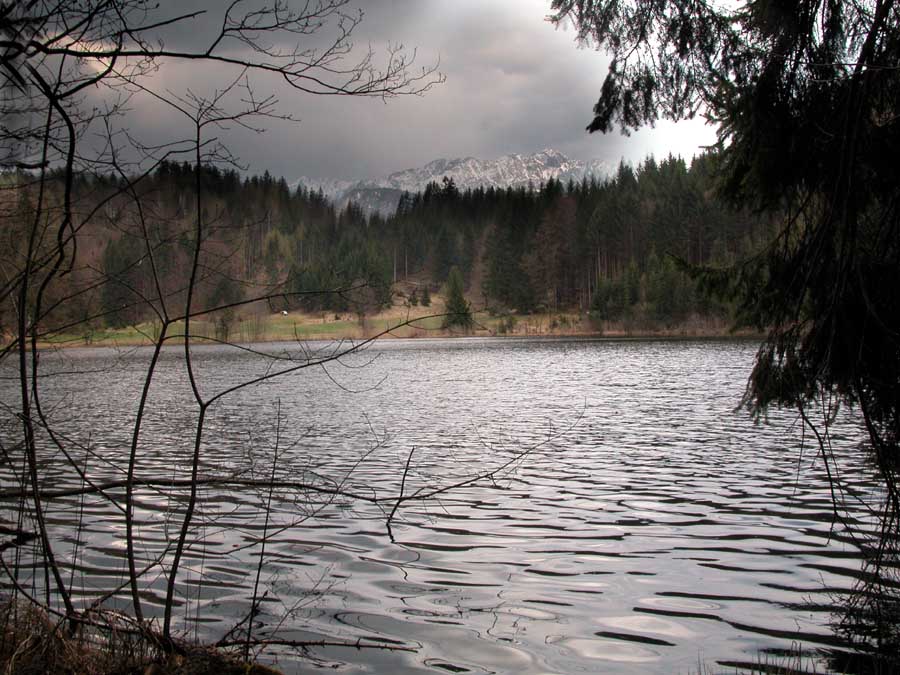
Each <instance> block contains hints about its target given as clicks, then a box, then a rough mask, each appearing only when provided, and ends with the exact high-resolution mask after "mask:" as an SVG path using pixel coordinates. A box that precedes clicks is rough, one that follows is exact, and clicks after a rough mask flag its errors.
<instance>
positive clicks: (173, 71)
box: [131, 0, 709, 179]
mask: <svg viewBox="0 0 900 675" xmlns="http://www.w3.org/2000/svg"><path fill="white" fill-rule="evenodd" d="M222 7H223V4H222V3H220V2H214V1H212V0H192V1H190V2H179V3H177V5H176V4H175V3H163V7H162V9H161V11H164V12H167V13H174V12H176V11H177V13H179V14H180V13H186V12H190V11H196V10H201V9H207V10H209V12H208V14H206V15H204V16H203V17H202V18H198V19H195V20H192V21H190V22H186V23H185V24H183V25H182V26H180V27H178V28H177V29H172V30H169V31H167V33H166V35H165V40H166V43H167V45H168V46H170V47H173V48H174V47H178V46H182V45H184V46H192V47H196V46H197V45H199V44H203V43H204V42H205V41H208V40H209V39H210V38H211V37H212V35H213V34H214V32H215V28H216V27H217V26H218V25H219V22H220V21H221V15H222ZM355 8H362V9H363V11H364V14H365V17H364V20H363V22H362V24H360V25H359V26H358V27H357V29H356V31H355V33H354V35H353V40H354V43H355V46H356V49H357V53H361V52H360V50H363V51H365V50H366V49H368V48H369V47H371V48H372V49H373V50H374V51H375V53H376V61H377V58H378V55H384V54H385V53H386V50H387V48H388V45H397V44H403V45H404V46H405V47H406V48H407V50H409V51H411V50H413V49H415V52H416V65H415V66H414V67H422V66H425V67H427V66H430V65H432V64H435V63H437V62H439V63H440V70H441V72H442V73H443V74H444V75H445V76H446V82H445V83H444V84H442V85H440V86H438V87H435V88H434V89H433V90H432V91H430V92H429V93H427V94H426V95H425V96H422V97H399V98H395V99H392V100H390V101H388V102H387V103H384V102H382V101H380V100H377V99H350V98H345V97H315V96H310V95H306V94H302V93H299V92H296V91H294V90H291V89H290V88H289V87H287V86H286V85H284V83H282V82H280V81H278V80H276V79H273V78H267V77H257V78H255V80H254V89H255V91H256V93H257V95H268V94H274V95H275V96H276V97H277V98H278V100H279V109H280V110H281V111H282V112H285V113H290V114H292V115H293V116H295V117H297V118H299V119H300V120H301V122H300V123H299V124H289V123H283V122H275V121H267V122H264V126H266V127H267V131H266V133H265V134H263V135H262V136H260V135H257V134H252V133H248V132H246V131H241V130H231V131H229V132H227V133H226V132H224V131H223V132H219V133H220V134H221V135H222V136H223V139H224V140H227V142H228V144H229V146H230V147H231V148H232V149H233V150H234V152H235V153H236V154H237V155H239V156H240V157H241V159H242V160H243V161H244V162H245V163H246V164H248V165H249V167H250V170H251V171H258V172H261V171H263V170H266V169H268V170H269V171H271V172H272V173H274V174H276V175H284V176H286V177H287V178H288V179H292V178H294V177H297V176H300V175H308V176H314V177H344V178H356V177H367V176H379V175H384V174H387V173H390V172H392V171H396V170H399V169H404V168H409V167H412V166H419V165H421V164H424V163H425V162H428V161H430V160H432V159H435V158H437V157H459V156H469V155H472V156H478V157H482V158H491V157H496V156H499V155H502V154H507V153H512V152H519V153H528V152H533V151H536V150H540V149H543V148H545V147H552V148H555V149H558V150H560V151H562V152H564V153H565V154H567V155H569V156H571V157H578V158H581V159H590V158H595V157H596V158H601V159H606V160H607V161H609V162H611V163H615V162H617V161H618V160H619V159H620V157H622V156H625V157H626V158H627V159H630V160H632V161H639V160H640V159H641V158H642V157H643V156H645V155H646V154H647V153H649V152H653V153H655V154H657V155H664V154H667V153H668V152H669V151H673V152H676V153H682V154H691V153H692V152H693V148H694V147H695V146H696V141H695V138H696V129H697V128H698V126H699V125H696V124H695V125H693V126H692V127H691V128H690V130H689V131H688V132H687V133H686V132H685V131H684V130H681V131H679V133H677V134H674V133H672V131H671V128H670V127H669V126H668V125H666V126H663V127H661V128H660V129H657V130H654V131H652V132H643V131H642V132H640V133H639V134H635V135H633V136H632V137H630V138H625V137H622V136H620V135H618V134H614V135H610V136H606V137H604V136H597V135H594V136H588V135H587V134H586V133H585V132H584V127H585V125H586V124H587V123H588V121H589V120H590V117H591V107H592V105H593V103H594V101H595V100H596V96H597V94H598V93H599V90H600V85H601V83H602V81H603V77H604V75H605V71H606V59H605V58H604V57H603V55H601V54H598V53H596V52H593V51H590V50H583V49H578V48H577V47H576V45H575V42H574V32H573V31H571V30H569V31H568V32H566V31H565V30H561V29H559V30H558V29H555V28H554V27H553V26H552V25H550V24H548V23H547V22H546V21H545V20H544V18H545V16H546V14H547V12H548V11H549V1H542V0H492V1H491V2H484V1H483V0H455V1H454V2H443V1H440V0H375V1H368V2H356V3H354V4H353V5H352V6H348V8H347V9H348V10H349V11H353V10H354V9H355ZM329 35H331V34H330V33H328V31H323V33H322V34H321V35H320V36H317V38H316V40H318V42H317V41H316V40H313V39H307V40H306V42H305V43H304V45H305V46H309V45H312V46H315V45H317V44H322V43H323V42H322V41H324V40H327V39H328V36H329ZM228 77H229V73H227V72H226V69H223V68H213V69H209V68H206V69H205V70H204V71H203V72H202V73H201V72H200V71H199V69H198V68H197V67H196V66H195V65H193V64H190V63H188V64H177V66H176V67H173V65H167V66H164V67H163V68H162V69H161V71H160V73H159V75H158V77H157V78H156V79H155V82H154V85H155V86H156V87H158V88H165V89H168V90H171V91H182V90H184V88H186V87H190V88H192V89H194V90H195V91H197V92H198V93H208V92H209V91H210V90H211V89H212V88H215V87H217V86H218V87H220V86H222V85H223V83H225V82H227V81H228ZM131 124H132V126H140V127H141V128H142V129H144V130H145V131H146V132H147V133H149V135H150V136H151V137H154V138H159V137H162V136H163V135H165V134H171V133H172V132H173V129H175V128H177V127H178V122H177V121H176V120H175V118H174V117H173V116H172V115H171V114H169V113H166V112H165V111H162V110H160V109H159V108H158V107H156V106H149V105H148V106H146V107H138V108H137V109H136V110H135V114H134V117H133V119H132V121H131ZM708 136H709V135H708V132H707V141H708V140H709V137H708Z"/></svg>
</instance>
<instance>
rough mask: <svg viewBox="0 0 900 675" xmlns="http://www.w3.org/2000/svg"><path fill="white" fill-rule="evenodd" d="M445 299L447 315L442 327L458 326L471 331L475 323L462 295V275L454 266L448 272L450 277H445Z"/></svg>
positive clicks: (463, 294)
mask: <svg viewBox="0 0 900 675" xmlns="http://www.w3.org/2000/svg"><path fill="white" fill-rule="evenodd" d="M446 297H447V306H446V309H447V315H446V316H445V317H444V323H443V325H442V327H443V328H452V327H453V326H459V327H460V328H463V329H465V330H469V329H471V328H472V327H473V326H474V325H475V321H474V319H473V318H472V310H471V309H470V308H469V303H468V301H467V300H466V296H465V293H464V289H463V278H462V274H461V273H460V271H459V268H458V267H456V266H454V267H453V268H452V269H451V270H450V276H448V277H447V287H446Z"/></svg>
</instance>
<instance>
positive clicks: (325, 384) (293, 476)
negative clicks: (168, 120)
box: [0, 339, 871, 674]
mask: <svg viewBox="0 0 900 675" xmlns="http://www.w3.org/2000/svg"><path fill="white" fill-rule="evenodd" d="M334 348H335V345H325V344H315V343H312V344H310V345H307V346H306V347H305V349H307V350H311V351H306V352H303V351H301V350H300V349H299V348H298V347H297V346H296V345H265V346H262V347H260V349H262V350H263V351H265V352H266V353H267V354H270V355H275V356H278V357H279V358H281V359H287V358H291V359H295V361H286V360H280V361H275V362H273V361H271V360H269V359H267V358H263V357H262V356H260V355H258V354H254V353H251V352H249V351H243V350H237V349H233V348H232V349H226V348H224V347H203V348H198V349H197V350H196V351H195V358H196V365H197V369H198V373H199V383H200V388H201V392H202V393H203V395H204V396H206V397H209V396H212V395H214V394H216V393H217V392H220V391H222V390H224V389H226V388H228V387H230V386H233V385H234V384H236V383H238V382H240V381H245V380H248V379H252V378H254V377H258V376H260V375H263V374H266V373H271V372H273V370H275V369H280V368H283V367H289V366H291V365H296V364H297V363H298V361H296V359H298V358H299V359H304V358H307V357H312V358H318V357H321V356H322V355H326V354H328V353H330V351H329V350H332V349H334ZM150 353H151V352H150V351H149V350H148V349H143V348H142V349H135V350H129V351H122V352H115V351H113V350H108V349H106V350H105V349H70V350H65V351H64V352H62V353H60V354H47V355H46V356H45V357H44V360H43V368H44V369H45V371H46V373H47V375H46V377H45V379H44V380H43V387H44V394H43V397H44V398H43V401H44V407H45V410H46V411H47V412H48V414H49V415H50V416H51V418H52V419H53V421H54V424H55V425H56V427H57V428H58V429H60V430H64V431H65V434H66V438H67V447H69V448H70V449H71V451H72V453H73V455H74V456H75V457H76V458H78V459H79V461H80V462H84V466H86V467H87V472H88V475H89V476H90V478H91V480H93V481H97V482H102V481H104V480H118V479H120V478H121V475H122V474H121V467H122V466H123V465H124V463H125V461H126V458H127V448H128V444H129V440H130V435H131V429H132V427H131V425H132V423H133V418H134V412H135V410H136V408H137V400H138V394H139V390H140V383H141V378H142V374H143V372H144V371H145V369H146V366H147V363H148V360H149V357H150ZM754 353H755V346H754V345H753V344H751V343H747V342H737V341H638V340H635V341H628V340H620V341H616V340H574V339H572V340H570V339H554V340H539V339H533V340H532V339H452V340H437V339H435V340H396V341H383V342H380V343H377V344H376V345H375V346H373V347H371V348H369V349H368V350H366V351H365V352H363V353H361V354H354V355H351V356H348V357H345V358H343V359H341V360H339V361H337V362H333V363H331V364H330V365H329V366H328V367H327V370H326V369H323V368H321V367H315V368H308V369H302V370H299V371H298V372H295V373H292V374H289V375H285V376H283V377H279V378H277V379H274V380H270V381H266V382H263V383H260V384H257V385H253V386H250V387H247V388H244V389H240V390H238V391H236V392H233V393H232V394H230V395H228V396H226V397H223V398H222V399H221V400H220V401H219V402H217V403H216V404H214V405H213V406H212V407H211V409H210V414H209V419H208V421H207V427H206V430H205V434H204V443H203V455H202V465H201V474H202V475H203V476H204V477H206V478H210V477H225V476H228V477H232V478H234V477H235V474H236V473H238V472H239V473H240V475H239V476H238V477H239V478H240V479H242V480H245V481H252V480H265V479H267V478H269V477H271V476H272V475H273V474H272V472H273V470H274V475H275V477H276V479H277V480H278V481H279V482H280V483H279V484H287V483H289V482H298V483H304V484H306V485H312V486H319V487H325V488H328V487H333V486H337V487H339V488H340V490H341V491H342V492H344V493H350V494H358V495H364V496H373V495H374V496H382V497H388V496H391V495H394V496H396V495H397V494H399V491H400V488H401V482H403V476H404V467H406V465H407V461H408V460H409V471H408V473H407V475H406V479H405V484H404V485H403V490H404V494H405V495H410V494H413V493H415V492H416V490H431V489H434V488H439V487H447V486H451V485H454V484H456V483H459V482H462V481H465V480H467V479H468V478H471V477H472V476H473V475H475V474H479V473H485V472H488V471H491V470H493V469H497V468H498V467H503V466H504V465H505V464H507V463H509V462H510V460H513V459H515V457H516V456H517V455H518V454H519V453H522V452H523V451H526V450H528V454H526V455H525V456H522V457H520V459H519V461H518V462H515V463H514V464H512V465H511V466H509V467H508V468H507V469H504V470H502V471H501V472H500V473H499V474H498V475H497V476H495V478H494V480H493V481H491V480H483V481H480V482H478V483H477V484H475V485H467V486H465V487H461V488H457V489H452V490H449V491H447V492H445V493H442V494H439V495H437V496H434V497H433V498H430V499H428V500H425V501H422V502H410V503H407V504H405V505H404V506H403V507H402V508H401V509H399V510H398V512H397V513H396V514H395V515H394V519H393V525H392V533H393V541H392V539H391V538H390V537H389V535H388V531H387V527H386V514H387V513H388V512H390V509H391V506H392V504H391V502H384V503H381V504H380V505H373V504H371V503H367V502H363V501H358V500H354V499H352V498H347V497H339V498H336V499H333V500H330V499H328V498H327V496H323V493H321V492H314V491H309V490H298V489H289V488H287V487H280V488H279V489H277V490H275V491H274V493H273V494H272V495H271V500H272V501H271V504H272V509H271V518H270V519H269V521H268V523H267V522H266V519H265V517H264V515H263V513H264V510H265V505H266V503H267V502H268V501H269V499H270V495H269V492H268V491H267V490H265V489H262V488H256V489H254V488H242V489H225V488H221V487H217V488H212V487H209V488H205V489H203V490H202V492H201V502H200V511H199V513H198V515H197V518H196V521H195V522H196V525H197V528H196V530H195V531H194V532H193V533H192V535H193V536H192V540H191V541H192V546H191V549H190V551H189V552H188V555H187V557H186V559H185V561H184V566H183V570H182V574H181V575H180V577H179V579H180V583H179V607H178V609H177V611H176V618H177V621H178V623H179V626H180V627H181V629H182V630H183V631H185V632H186V633H187V634H189V635H193V636H197V637H199V638H201V639H206V640H215V639H218V638H219V637H221V636H222V635H223V634H224V633H225V632H227V630H228V628H229V627H231V626H232V625H233V624H234V623H235V622H236V621H238V620H239V619H240V618H242V617H243V616H245V615H246V613H247V611H248V608H249V606H250V597H251V596H252V594H253V589H254V585H255V580H256V575H257V563H258V561H259V556H260V545H259V541H260V537H261V536H262V534H263V532H266V533H267V534H268V535H269V539H268V541H267V543H266V550H265V558H264V562H263V565H262V567H261V569H260V582H259V593H260V595H261V594H263V593H265V594H266V595H265V599H264V601H263V603H262V610H263V611H262V613H261V614H260V615H259V616H258V617H257V622H258V625H257V626H256V627H255V629H254V630H255V634H256V635H258V636H262V637H272V638H275V639H282V640H309V641H316V640H325V641H355V640H357V639H360V640H362V641H363V642H364V643H366V644H383V645H393V646H398V647H404V648H408V649H411V650H412V651H381V650H375V649H361V650H356V649H352V648H346V647H326V648H313V649H311V650H310V651H309V653H308V655H307V656H305V657H303V658H300V657H298V656H294V655H293V653H292V652H290V651H289V650H287V651H286V650H282V651H278V650H277V649H275V650H274V651H271V652H270V656H272V657H273V658H277V660H278V662H279V665H280V666H281V667H282V668H283V669H284V670H285V671H286V672H295V671H298V670H299V669H300V668H305V667H307V665H308V663H309V660H308V659H309V658H312V659H314V660H316V661H317V662H318V663H319V664H320V665H323V666H338V667H339V672H342V673H376V672H379V673H387V672H392V673H393V672H396V673H420V672H421V673H424V672H430V673H441V672H475V673H506V672H517V673H522V674H526V673H534V674H537V673H578V672H605V673H634V672H641V673H673V672H682V673H689V672H698V671H699V670H700V669H701V668H702V669H706V668H710V669H712V670H724V669H726V668H729V667H730V666H729V665H728V664H733V663H739V662H740V663H756V662H759V661H769V662H780V661H779V659H780V658H782V657H780V656H779V655H780V654H783V653H784V652H786V651H794V652H796V651H798V650H799V651H801V652H802V653H804V654H805V655H806V657H807V658H808V659H809V661H808V662H810V663H813V662H814V665H817V667H818V668H819V669H820V670H822V669H826V668H827V665H826V664H825V663H824V661H822V660H821V659H819V658H818V657H817V656H816V655H817V653H818V651H817V650H818V649H820V648H833V647H841V646H842V643H841V641H840V639H839V638H837V637H836V636H834V635H833V634H832V632H831V630H830V629H829V627H828V622H829V619H830V610H831V609H832V607H833V605H834V603H835V601H836V597H835V594H836V593H839V592H840V591H843V590H846V589H849V588H851V587H852V585H853V583H854V581H855V578H856V576H857V575H858V571H859V560H858V558H857V556H856V554H855V551H854V549H853V547H852V546H851V545H850V544H849V543H848V539H847V537H846V535H844V534H843V532H842V530H841V528H840V527H839V526H833V518H832V500H831V493H830V490H829V485H828V483H827V481H826V478H825V471H824V469H823V464H822V460H821V458H819V457H818V455H817V451H816V448H815V446H814V445H813V444H812V442H811V439H809V438H806V439H804V438H803V428H802V425H801V424H800V422H799V420H798V419H797V418H796V415H795V414H794V413H790V412H783V413H782V412H774V413H773V414H772V415H771V416H770V418H769V419H768V421H767V422H766V423H764V424H755V423H754V422H753V421H752V420H751V419H750V417H749V415H748V414H747V413H746V412H745V411H741V410H735V408H736V406H737V405H738V403H739V401H740V396H741V393H742V392H743V388H744V384H745V381H746V377H747V375H748V373H749V370H750V367H751V363H752V360H753V356H754ZM9 366H10V364H6V365H5V366H4V368H5V369H4V370H3V375H4V376H6V377H5V378H4V380H3V381H2V384H0V391H2V401H3V402H5V403H12V404H14V402H15V391H16V390H15V382H14V381H13V380H12V379H11V375H12V373H11V371H10V370H9ZM151 394H152V395H151V405H150V408H149V412H148V415H147V419H146V422H145V426H144V433H143V436H142V443H141V448H140V458H139V466H138V475H139V477H141V478H145V479H149V478H154V479H166V478H184V477H186V475H187V471H188V468H187V467H188V463H189V458H190V454H191V450H192V443H193V425H194V423H195V420H196V406H194V405H193V404H192V398H191V393H190V388H189V385H188V381H187V378H186V377H185V371H184V364H183V360H182V358H181V352H180V350H178V349H176V348H174V347H173V348H171V349H169V350H167V351H165V352H164V354H163V358H162V361H161V364H160V369H159V373H158V376H157V378H156V381H155V385H154V387H153V390H152V392H151ZM3 414H4V417H3V419H2V427H0V434H2V438H3V443H4V446H5V447H7V448H9V447H11V446H10V443H11V442H12V440H14V438H15V428H16V427H15V420H14V418H12V417H11V414H10V413H8V412H5V413H3ZM861 438H862V434H861V431H860V429H859V427H858V426H857V425H856V424H855V423H854V422H853V421H852V420H843V423H842V424H839V425H838V426H836V427H835V429H833V436H832V443H833V452H834V458H835V460H836V462H837V466H838V468H839V470H840V471H841V472H842V473H843V475H844V477H845V487H846V489H847V490H848V494H851V495H865V494H866V493H867V492H868V491H870V489H871V485H870V484H869V482H868V477H869V473H870V472H869V471H868V470H867V469H866V468H865V467H864V466H863V465H862V463H861V457H860V452H859V451H858V443H859V441H860V439H861ZM411 451H412V454H411V455H410V453H411ZM46 453H47V454H46V457H45V463H44V466H43V471H44V476H45V477H46V478H45V486H46V487H47V489H61V488H65V487H66V486H75V487H77V486H79V485H81V483H80V481H79V480H78V479H77V476H74V474H73V472H72V470H71V469H69V468H66V467H65V465H64V464H63V463H62V462H60V461H59V458H58V457H55V456H54V455H53V453H52V451H51V450H50V449H49V447H48V448H47V450H46ZM410 457H411V459H409V458H410ZM0 471H2V476H0V479H2V481H3V485H4V487H5V488H7V489H9V488H10V486H11V478H10V465H9V464H8V463H6V464H3V465H0ZM123 493H124V491H123V490H122V489H119V488H117V489H113V490H111V494H113V495H118V496H121V495H122V494H123ZM854 504H856V502H853V501H851V502H850V503H849V506H848V508H849V509H850V511H851V515H852V516H857V517H859V518H863V512H862V507H859V506H854ZM183 505H184V502H183V493H180V494H176V493H173V492H172V491H171V490H161V489H157V488H151V487H142V488H141V489H140V490H138V509H137V520H138V528H137V530H138V534H139V538H140V540H139V546H138V548H139V557H140V566H144V565H146V564H149V563H150V562H151V561H153V560H154V559H155V558H157V557H160V556H161V555H163V554H164V553H165V551H166V547H167V545H168V544H169V542H171V540H172V539H173V538H174V536H175V534H176V533H177V531H178V528H179V526H180V519H179V517H180V515H181V514H182V513H183V508H184V506H183ZM14 507H15V503H14V501H11V500H10V499H8V498H7V499H6V500H5V501H3V502H0V518H4V519H7V520H8V519H10V518H11V517H12V513H13V511H14ZM50 509H51V510H50V519H51V522H52V527H53V533H54V540H55V542H56V545H57V552H58V554H60V555H61V557H62V558H63V559H64V560H71V558H72V557H73V556H74V558H75V564H74V565H68V564H67V565H66V569H65V573H66V575H67V578H70V579H71V580H72V584H73V586H74V588H75V589H76V590H77V592H76V599H77V600H78V601H79V602H81V603H86V602H90V601H92V600H93V599H94V598H95V597H97V596H98V595H99V594H101V593H103V592H104V591H107V590H110V589H113V588H115V587H116V586H118V585H119V584H121V583H122V581H123V579H124V575H123V570H124V568H125V562H124V555H125V553H124V552H125V544H124V541H123V536H124V524H123V522H122V516H121V514H120V513H119V512H118V511H116V510H115V509H113V508H111V507H110V506H109V503H108V501H106V500H105V499H103V498H101V497H99V496H96V495H89V496H87V497H84V498H82V497H80V496H69V497H62V498H56V499H54V500H52V502H51V506H50ZM79 513H82V514H83V515H82V517H81V518H80V520H81V523H82V525H81V526H80V527H76V525H75V524H74V523H75V522H77V521H78V518H77V516H78V514H79ZM5 555H6V556H7V558H9V554H8V553H7V554H5ZM21 562H22V564H23V572H22V574H23V575H24V578H26V580H27V581H28V583H31V584H32V586H33V587H35V588H37V587H38V586H39V585H40V577H41V575H40V574H37V575H34V579H29V578H28V574H29V571H28V569H29V568H28V560H27V556H25V557H24V558H23V559H22V561H21ZM142 585H143V602H144V605H145V612H147V613H148V614H150V615H157V616H159V615H160V614H161V604H162V600H163V598H164V594H165V582H164V578H163V575H162V574H161V573H160V571H159V569H158V568H153V569H151V570H150V572H148V574H146V575H145V577H144V578H143V579H142ZM128 597H129V596H128V594H127V591H123V592H120V593H119V594H118V595H116V596H115V597H114V598H112V599H111V600H109V601H108V603H107V604H108V605H109V606H116V605H117V604H118V605H120V606H121V607H123V608H125V609H127V608H128V607H129V605H128ZM717 664H724V665H717ZM732 672H733V669H732Z"/></svg>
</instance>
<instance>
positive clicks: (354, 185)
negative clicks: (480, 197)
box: [295, 149, 611, 215]
mask: <svg viewBox="0 0 900 675" xmlns="http://www.w3.org/2000/svg"><path fill="white" fill-rule="evenodd" d="M610 171H611V167H610V166H609V164H607V163H606V162H603V161H600V160H593V161H590V162H582V161H581V160H577V159H569V158H568V157H566V156H565V155H563V154H562V153H561V152H557V151H556V150H550V149H548V150H542V151H541V152H536V153H534V154H532V155H519V154H512V155H504V156H503V157H499V158H497V159H478V158H475V157H465V158H457V159H436V160H434V161H432V162H429V163H428V164H426V165H425V166H423V167H419V168H413V169H404V170H402V171H396V172H394V173H392V174H390V175H389V176H386V177H385V178H379V179H375V180H364V181H357V182H353V181H347V180H330V179H325V180H323V179H315V178H308V177H305V176H304V177H301V178H300V179H298V180H297V181H296V183H295V184H302V185H304V186H306V187H307V188H310V189H312V190H320V189H321V190H322V192H323V193H324V194H325V196H326V197H328V198H329V199H331V200H332V201H333V202H334V203H335V204H336V205H337V206H338V207H343V206H345V205H346V204H347V202H348V201H353V202H355V203H357V204H359V205H360V206H361V207H362V208H363V210H364V211H366V212H367V213H372V212H375V211H378V212H380V213H382V214H384V215H390V214H391V213H393V212H394V211H395V210H396V208H397V203H398V201H399V200H400V195H401V194H402V193H403V192H404V191H407V192H412V193H415V192H419V191H421V190H424V189H425V186H426V185H428V183H430V182H432V181H435V182H438V183H440V182H441V180H442V179H443V178H444V177H445V176H446V177H447V178H452V179H453V181H454V182H455V183H456V186H457V187H458V188H459V189H460V190H466V189H469V188H476V187H495V188H503V189H505V188H507V187H513V188H516V187H527V186H528V185H529V184H530V185H532V186H534V187H535V188H537V187H538V186H539V185H540V184H541V183H543V182H546V181H547V180H549V179H550V178H554V179H556V180H560V181H563V182H568V181H569V180H570V179H571V180H574V181H576V182H580V181H581V180H582V179H583V178H585V177H590V176H595V177H597V178H603V177H605V176H606V175H608V174H609V173H610Z"/></svg>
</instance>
